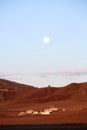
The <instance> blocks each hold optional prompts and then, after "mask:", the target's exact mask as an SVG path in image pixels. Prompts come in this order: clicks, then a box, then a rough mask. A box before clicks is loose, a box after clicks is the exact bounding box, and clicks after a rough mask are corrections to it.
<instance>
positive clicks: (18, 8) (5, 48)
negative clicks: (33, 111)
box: [0, 0, 87, 87]
mask: <svg viewBox="0 0 87 130" xmlns="http://www.w3.org/2000/svg"><path fill="white" fill-rule="evenodd" d="M44 37H48V38H49V40H50V41H49V42H48V43H45V42H44V41H43V38H44ZM86 77H87V0H0V78H2V79H7V80H11V81H15V82H19V83H24V84H29V85H33V86H35V87H45V86H48V85H51V86H55V87H60V86H65V85H67V84H69V83H71V82H87V78H86Z"/></svg>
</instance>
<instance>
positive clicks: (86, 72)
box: [0, 69, 87, 78]
mask: <svg viewBox="0 0 87 130" xmlns="http://www.w3.org/2000/svg"><path fill="white" fill-rule="evenodd" d="M83 75H87V69H76V70H62V71H57V72H40V73H0V77H1V78H6V77H11V78H12V77H18V78H19V77H23V76H39V77H41V78H46V77H49V76H83Z"/></svg>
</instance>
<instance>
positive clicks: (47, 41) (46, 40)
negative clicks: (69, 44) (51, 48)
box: [43, 36, 50, 44]
mask: <svg viewBox="0 0 87 130" xmlns="http://www.w3.org/2000/svg"><path fill="white" fill-rule="evenodd" d="M43 42H44V43H46V44H48V43H49V42H50V38H49V37H48V36H46V37H44V38H43Z"/></svg>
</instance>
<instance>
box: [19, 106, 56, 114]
mask: <svg viewBox="0 0 87 130" xmlns="http://www.w3.org/2000/svg"><path fill="white" fill-rule="evenodd" d="M54 111H58V108H56V107H50V108H48V109H44V110H40V111H36V110H27V111H26V112H20V113H19V114H18V116H27V115H50V114H51V113H52V112H54Z"/></svg>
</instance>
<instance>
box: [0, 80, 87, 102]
mask: <svg viewBox="0 0 87 130" xmlns="http://www.w3.org/2000/svg"><path fill="white" fill-rule="evenodd" d="M5 90H7V91H5ZM9 100H12V101H13V100H14V102H15V103H18V102H20V103H22V102H24V103H30V102H33V103H38V102H39V103H40V102H50V101H65V100H71V101H87V82H84V83H71V84H68V85H66V86H64V87H51V86H48V87H44V88H35V87H34V86H30V85H25V84H20V83H16V82H12V81H8V80H4V79H0V102H3V101H9Z"/></svg>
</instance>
